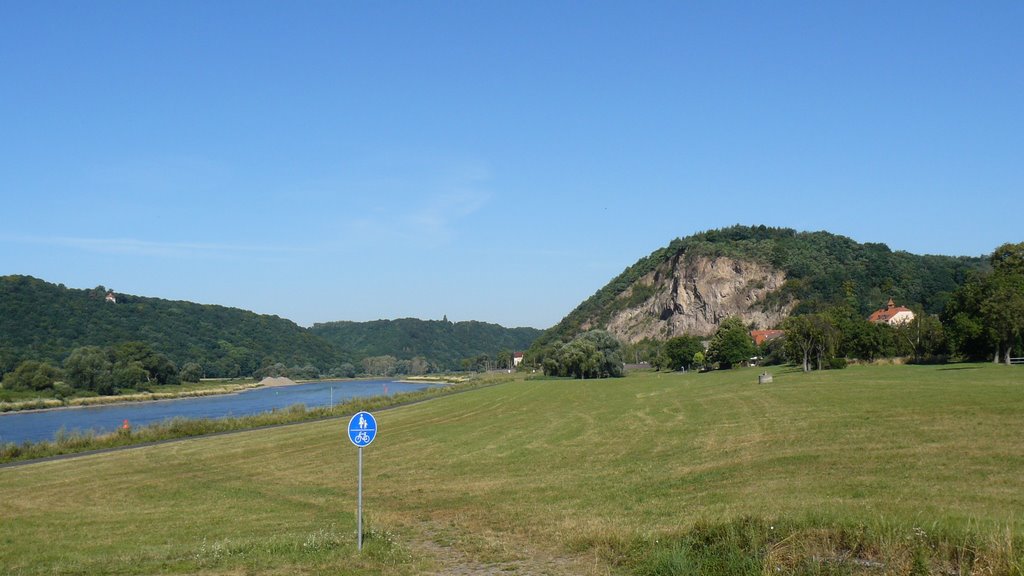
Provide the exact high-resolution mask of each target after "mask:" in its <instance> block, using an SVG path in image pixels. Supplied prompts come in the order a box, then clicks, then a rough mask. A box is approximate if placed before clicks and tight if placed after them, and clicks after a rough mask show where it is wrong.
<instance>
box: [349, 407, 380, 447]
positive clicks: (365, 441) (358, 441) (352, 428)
mask: <svg viewBox="0 0 1024 576" xmlns="http://www.w3.org/2000/svg"><path fill="white" fill-rule="evenodd" d="M376 437H377V420H376V419H374V417H373V414H370V413H369V412H357V413H356V414H355V415H353V416H352V419H351V420H349V421H348V439H349V440H351V441H352V443H353V444H355V445H356V446H358V447H360V448H362V447H363V446H369V444H370V442H373V439H374V438H376Z"/></svg>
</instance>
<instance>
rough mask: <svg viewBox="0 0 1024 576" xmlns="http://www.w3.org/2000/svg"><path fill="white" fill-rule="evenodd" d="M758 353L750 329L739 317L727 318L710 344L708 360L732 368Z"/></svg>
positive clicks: (719, 326) (722, 366)
mask: <svg viewBox="0 0 1024 576" xmlns="http://www.w3.org/2000/svg"><path fill="white" fill-rule="evenodd" d="M756 354H757V347H756V346H755V345H754V340H753V338H751V337H750V331H749V330H748V329H747V327H746V326H744V325H743V321H742V320H740V319H739V318H737V317H731V318H726V319H725V320H723V321H722V323H721V324H719V325H718V330H717V331H715V335H714V336H712V337H711V343H710V344H709V345H708V360H709V361H710V362H717V363H718V365H719V367H721V368H732V367H733V366H735V365H736V364H740V363H742V362H745V361H747V360H749V359H750V358H752V357H754V356H755V355H756Z"/></svg>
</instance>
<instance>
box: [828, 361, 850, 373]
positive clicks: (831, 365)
mask: <svg viewBox="0 0 1024 576" xmlns="http://www.w3.org/2000/svg"><path fill="white" fill-rule="evenodd" d="M846 366H847V362H846V358H832V359H831V360H829V361H828V369H829V370H842V369H843V368H846Z"/></svg>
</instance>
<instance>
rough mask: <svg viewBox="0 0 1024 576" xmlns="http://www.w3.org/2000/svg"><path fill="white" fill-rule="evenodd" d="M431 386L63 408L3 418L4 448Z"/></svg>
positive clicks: (277, 390) (381, 385) (331, 386)
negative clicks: (128, 427)
mask: <svg viewBox="0 0 1024 576" xmlns="http://www.w3.org/2000/svg"><path fill="white" fill-rule="evenodd" d="M429 386H430V384H419V383H416V384H412V383H405V382H394V381H391V380H354V381H353V380H346V381H339V382H315V383H311V384H296V385H295V386H279V387H274V388H254V389H252V390H246V391H244V392H239V393H237V394H222V395H217V396H202V397H198V398H179V399H176V400H158V401H155V402H133V403H127V404H116V405H110V406H89V407H78V408H61V409H57V410H42V411H27V412H13V413H7V414H0V444H2V443H7V442H14V443H19V444H20V443H21V442H25V441H31V442H39V441H43V440H53V439H54V436H55V435H56V434H57V432H58V431H59V430H61V429H63V430H65V431H66V432H75V431H82V432H84V431H89V430H92V431H95V432H98V433H105V432H113V431H114V430H116V429H117V428H119V427H120V426H121V425H122V423H123V422H124V421H125V420H128V422H129V424H130V425H131V426H133V427H137V426H144V425H146V424H153V423H155V422H162V421H164V420H168V419H171V418H178V417H182V418H227V417H232V416H249V415H251V414H259V413H261V412H269V411H271V410H274V409H280V408H286V407H288V406H292V405H294V404H305V405H306V407H307V408H316V407H320V406H329V405H331V402H334V403H335V404H337V403H339V402H342V401H345V400H348V399H351V398H365V397H370V396H384V395H390V394H396V393H399V392H409V391H412V390H422V389H423V388H427V387H429Z"/></svg>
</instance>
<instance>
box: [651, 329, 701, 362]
mask: <svg viewBox="0 0 1024 576" xmlns="http://www.w3.org/2000/svg"><path fill="white" fill-rule="evenodd" d="M698 352H704V343H703V342H702V341H701V339H700V338H698V337H696V336H675V337H673V338H669V339H668V340H666V341H665V344H664V345H663V346H662V347H661V353H660V354H659V355H658V360H657V364H658V367H659V368H663V369H667V370H679V369H680V368H684V367H686V366H692V365H693V357H694V356H695V355H696V354H697V353H698Z"/></svg>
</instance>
